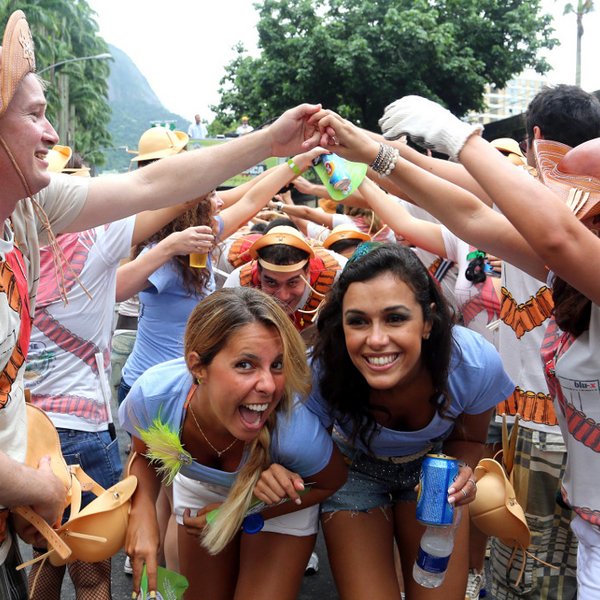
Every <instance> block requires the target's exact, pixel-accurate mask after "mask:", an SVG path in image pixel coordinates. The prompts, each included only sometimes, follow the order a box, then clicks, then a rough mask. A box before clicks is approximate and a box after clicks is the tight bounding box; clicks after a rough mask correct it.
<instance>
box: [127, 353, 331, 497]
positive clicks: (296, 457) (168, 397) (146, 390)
mask: <svg viewBox="0 0 600 600" xmlns="http://www.w3.org/2000/svg"><path fill="white" fill-rule="evenodd" d="M192 384H193V379H192V375H191V374H190V372H189V371H188V369H187V366H186V364H185V360H184V359H183V358H179V359H177V360H171V361H168V362H165V363H162V364H159V365H156V366H154V367H152V368H150V369H148V371H146V372H145V373H144V374H143V375H142V376H141V377H140V378H139V379H138V380H137V381H136V383H135V384H134V386H133V387H132V388H131V391H130V392H129V394H128V395H127V397H126V398H125V400H124V402H123V403H122V404H121V406H120V407H119V421H120V423H121V426H122V427H123V428H124V429H125V430H126V431H128V432H129V433H131V435H133V436H135V437H137V438H139V437H140V432H139V431H138V428H139V429H141V430H147V429H148V428H149V427H150V426H151V425H152V422H153V420H154V419H156V418H158V417H159V416H160V420H161V421H162V422H163V423H165V424H168V425H169V426H170V428H171V430H173V431H174V432H177V433H179V435H180V436H181V430H182V428H183V421H184V418H185V408H184V405H185V402H186V398H187V395H188V392H189V390H190V388H191V386H192ZM332 451H333V442H332V440H331V437H330V436H329V434H328V433H327V431H326V430H325V429H324V428H323V427H322V426H321V424H320V422H319V419H318V418H317V417H316V416H315V415H314V414H313V413H311V412H310V411H309V410H308V409H307V408H306V407H305V406H304V405H303V404H301V403H299V402H296V403H295V404H294V406H293V408H292V411H291V413H290V415H288V416H286V415H281V414H279V415H278V417H277V424H276V426H275V431H274V432H273V435H272V437H271V447H270V452H271V461H272V462H273V463H278V464H281V465H283V466H284V467H286V468H287V469H289V470H290V471H294V472H296V473H298V474H299V475H300V476H301V477H302V478H304V479H306V478H310V476H311V475H315V474H316V473H318V472H319V471H321V470H323V469H324V468H325V467H326V466H327V465H328V464H329V460H330V459H331V453H332ZM244 460H245V456H244V457H243V458H242V463H243V462H244ZM240 466H241V465H240ZM180 472H181V474H182V475H185V476H186V477H190V478H191V479H196V480H198V481H203V482H205V483H212V484H216V485H221V486H225V487H231V485H232V484H233V482H234V480H235V478H236V476H237V471H234V472H226V471H219V470H218V469H213V468H210V467H206V466H204V465H202V464H200V463H197V462H196V461H193V463H192V464H191V465H184V466H183V467H182V469H181V471H180Z"/></svg>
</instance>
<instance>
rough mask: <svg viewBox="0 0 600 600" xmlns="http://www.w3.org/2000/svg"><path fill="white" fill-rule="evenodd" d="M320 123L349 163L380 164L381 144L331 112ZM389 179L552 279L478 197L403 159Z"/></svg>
mask: <svg viewBox="0 0 600 600" xmlns="http://www.w3.org/2000/svg"><path fill="white" fill-rule="evenodd" d="M319 123H320V128H321V130H322V131H323V133H324V135H323V137H322V139H321V145H322V146H323V145H324V147H327V148H328V149H331V151H332V152H336V153H338V154H340V155H342V156H344V157H345V158H348V159H349V160H356V161H362V162H365V163H367V164H371V163H372V162H373V161H374V160H375V158H376V156H377V154H378V152H379V150H380V144H379V143H378V142H376V141H375V140H373V139H372V138H370V137H369V136H367V135H365V134H364V132H363V131H361V130H360V129H358V128H357V127H355V126H354V125H352V123H349V122H348V121H345V120H343V119H341V117H339V116H338V115H336V114H334V113H331V112H329V111H323V112H322V113H321V116H320V122H319ZM496 158H498V159H499V160H501V161H502V160H504V162H505V163H506V166H508V167H510V168H511V169H512V170H513V171H514V172H515V174H517V175H518V176H521V177H529V178H531V177H530V176H529V175H528V174H527V173H525V172H524V171H522V170H520V169H516V168H515V167H514V165H511V164H510V163H508V161H506V159H503V157H502V156H501V155H500V154H499V153H498V152H497V151H496ZM389 177H390V179H392V180H394V181H396V182H398V184H399V185H400V187H401V188H402V189H404V190H406V191H407V193H408V194H409V196H410V197H411V198H412V199H413V200H414V201H415V202H417V203H418V204H419V206H421V207H423V208H424V209H425V210H426V211H427V212H429V213H430V214H432V215H433V216H434V217H436V218H437V219H438V220H439V221H441V222H442V223H443V224H444V225H446V227H448V229H450V230H451V231H452V232H453V233H454V234H455V235H457V236H458V237H459V238H461V239H462V240H464V241H466V242H468V243H470V244H472V245H473V246H475V247H477V248H480V249H481V250H486V251H487V252H490V253H491V254H494V255H495V256H498V257H500V258H502V259H503V260H506V261H507V262H509V263H512V264H514V265H516V266H518V267H519V268H521V269H523V270H524V271H527V272H528V273H530V274H531V275H532V276H534V277H536V278H538V279H542V280H544V279H545V278H546V275H547V269H546V268H545V263H544V261H542V260H540V257H539V256H538V255H537V254H536V252H534V250H533V249H532V248H531V246H529V244H528V243H527V241H526V240H525V238H524V237H523V236H522V235H521V234H520V233H519V232H518V231H517V229H516V228H515V227H514V226H513V225H512V224H511V223H510V222H509V221H508V219H506V218H505V217H504V216H503V215H501V214H499V213H497V212H496V211H494V210H492V209H491V208H490V207H489V206H487V205H486V204H484V203H483V202H481V201H480V200H479V199H478V198H477V197H476V196H475V195H473V194H471V193H470V192H468V191H467V190H465V189H464V188H462V187H459V186H457V185H455V184H453V183H450V182H449V181H447V180H445V179H442V178H440V177H437V176H436V175H433V174H432V173H430V172H429V171H426V170H424V169H422V168H420V167H418V166H416V165H414V164H413V163H411V162H407V161H405V160H403V159H402V158H399V159H398V160H397V161H396V163H395V166H394V168H393V170H392V172H391V173H390V175H389Z"/></svg>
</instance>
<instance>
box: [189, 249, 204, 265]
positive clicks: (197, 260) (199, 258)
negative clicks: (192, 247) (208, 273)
mask: <svg viewBox="0 0 600 600" xmlns="http://www.w3.org/2000/svg"><path fill="white" fill-rule="evenodd" d="M207 257H208V254H200V253H198V252H192V253H191V254H190V267H194V268H195V269H206V261H207Z"/></svg>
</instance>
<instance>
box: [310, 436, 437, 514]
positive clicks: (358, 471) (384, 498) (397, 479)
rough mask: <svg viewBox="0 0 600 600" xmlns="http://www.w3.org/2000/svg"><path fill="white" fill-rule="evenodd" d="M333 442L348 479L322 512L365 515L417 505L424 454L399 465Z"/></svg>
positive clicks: (338, 442) (328, 500)
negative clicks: (396, 507)
mask: <svg viewBox="0 0 600 600" xmlns="http://www.w3.org/2000/svg"><path fill="white" fill-rule="evenodd" d="M334 439H335V442H336V444H337V445H338V448H339V449H340V451H341V452H342V454H343V455H344V458H345V460H346V462H347V463H348V465H349V468H348V479H347V480H346V483H345V484H344V485H343V486H342V487H341V488H340V489H339V490H337V492H334V493H333V494H332V495H331V496H330V497H329V498H327V500H325V501H324V502H323V503H322V504H321V512H333V511H338V510H350V511H359V512H366V511H369V510H373V509H375V508H383V507H386V506H392V505H394V504H396V503H397V502H416V500H417V492H416V491H415V486H416V485H417V484H418V483H419V474H420V472H421V464H422V463H423V459H424V458H425V453H423V455H422V456H418V457H417V458H415V459H413V460H409V461H408V462H402V463H398V464H396V463H394V462H391V461H388V460H385V459H381V458H377V457H374V456H371V455H369V454H367V453H365V452H363V451H362V450H359V449H358V448H353V447H352V446H350V445H348V444H347V443H345V442H344V441H342V440H340V439H336V438H335V434H334ZM428 451H429V452H433V451H434V450H428Z"/></svg>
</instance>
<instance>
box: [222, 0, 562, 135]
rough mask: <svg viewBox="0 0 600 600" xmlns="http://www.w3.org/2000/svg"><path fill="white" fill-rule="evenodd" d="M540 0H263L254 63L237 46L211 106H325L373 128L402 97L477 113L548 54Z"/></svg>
mask: <svg viewBox="0 0 600 600" xmlns="http://www.w3.org/2000/svg"><path fill="white" fill-rule="evenodd" d="M540 5H541V0H263V2H262V3H261V4H260V5H259V6H258V8H259V15H260V19H259V23H258V32H259V49H260V50H261V54H260V56H259V57H258V58H253V57H250V56H248V55H247V54H246V52H245V51H244V48H243V47H242V46H238V47H237V52H238V53H237V56H236V58H235V59H234V60H233V61H232V62H231V63H230V64H229V65H227V67H226V69H225V76H224V77H223V79H222V80H221V89H220V90H219V91H220V94H221V100H220V103H219V105H217V106H215V107H212V109H213V110H214V111H215V112H216V113H217V115H218V118H219V119H220V120H221V121H224V122H226V121H228V120H232V119H237V118H239V117H240V116H241V115H242V114H248V115H250V116H251V119H252V121H253V122H255V123H260V122H262V121H265V120H268V119H269V118H271V117H273V116H275V115H277V114H279V113H281V112H282V111H283V110H285V109H287V108H289V107H290V106H294V105H295V104H298V103H300V102H321V103H322V104H323V105H324V106H325V107H327V108H332V109H334V110H336V111H337V112H339V113H340V114H342V115H343V116H345V117H346V118H350V119H352V120H353V121H356V122H359V123H361V124H362V125H364V126H365V127H367V128H371V129H374V128H376V125H377V119H378V118H379V117H380V116H381V114H382V112H383V109H384V107H385V106H386V105H387V104H388V103H389V102H391V101H393V100H394V99H396V98H398V97H400V96H403V95H405V94H420V95H423V96H426V97H428V98H431V99H433V100H437V101H442V102H443V103H445V104H446V105H447V106H448V107H449V108H450V109H451V110H452V111H453V112H455V113H457V114H465V113H466V112H467V111H469V110H477V109H481V108H482V104H483V92H484V86H485V84H487V83H491V84H494V85H496V86H498V87H503V86H504V85H505V84H506V82H507V81H508V80H509V79H510V78H511V77H513V76H515V75H517V74H519V73H521V72H522V71H523V70H524V69H525V68H527V67H531V68H533V69H535V70H536V71H537V72H539V73H545V72H546V71H548V70H549V68H550V66H549V64H548V63H547V62H546V61H545V60H544V59H543V58H538V51H539V50H540V49H541V48H552V47H553V46H554V44H555V43H556V40H554V39H553V38H552V32H553V29H552V28H551V26H550V23H551V16H550V15H542V14H540V10H541V7H540Z"/></svg>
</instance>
